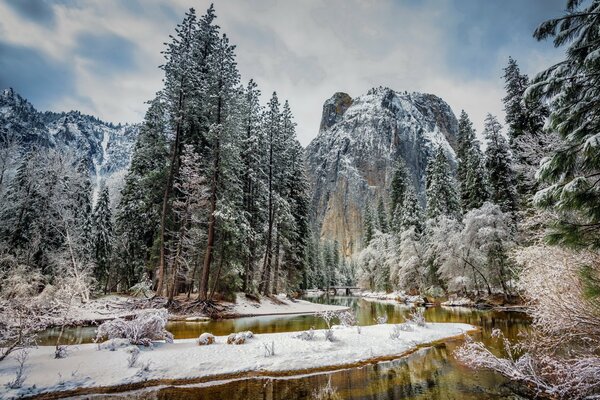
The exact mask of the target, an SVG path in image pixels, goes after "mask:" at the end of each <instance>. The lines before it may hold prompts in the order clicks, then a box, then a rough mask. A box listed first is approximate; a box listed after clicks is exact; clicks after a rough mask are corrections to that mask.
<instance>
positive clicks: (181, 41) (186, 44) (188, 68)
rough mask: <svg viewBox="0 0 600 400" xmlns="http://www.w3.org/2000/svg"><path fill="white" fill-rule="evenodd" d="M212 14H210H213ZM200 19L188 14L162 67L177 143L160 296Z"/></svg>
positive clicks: (167, 190) (163, 227)
mask: <svg viewBox="0 0 600 400" xmlns="http://www.w3.org/2000/svg"><path fill="white" fill-rule="evenodd" d="M211 10H212V6H211V9H210V10H209V14H210V13H211ZM197 29H198V24H197V18H196V12H195V11H194V9H193V8H191V9H190V10H189V12H187V13H186V15H185V18H184V19H183V22H182V23H181V24H180V25H178V26H177V27H176V29H175V32H176V35H175V36H174V37H172V41H171V43H169V44H168V45H167V50H166V51H165V52H164V55H165V59H166V62H165V64H164V65H163V66H162V68H163V69H164V71H165V88H164V90H163V91H162V92H161V93H162V95H163V98H164V101H165V104H166V106H167V110H168V114H169V118H170V120H171V126H173V128H174V131H175V132H174V140H173V142H172V143H171V150H170V152H171V156H170V162H169V172H168V174H167V180H166V183H165V186H164V195H163V203H162V211H161V219H160V242H159V245H160V256H159V257H160V258H159V266H158V272H157V288H156V291H157V293H158V294H159V295H160V294H163V291H164V289H165V284H164V283H165V274H166V271H165V262H166V260H165V258H166V246H167V243H166V242H167V236H166V232H167V224H168V218H169V209H170V205H171V201H172V196H171V194H172V193H171V192H172V189H173V183H174V181H175V178H176V176H177V170H178V168H179V157H180V153H181V143H182V141H183V135H184V129H185V127H184V124H185V123H186V122H187V119H188V118H189V115H188V111H189V105H190V96H191V95H193V93H194V92H195V91H196V90H197V87H196V83H197V80H196V77H195V76H194V74H195V73H196V72H197V71H198V68H197V66H196V61H197V58H196V57H194V56H195V54H194V53H195V39H196V37H197Z"/></svg>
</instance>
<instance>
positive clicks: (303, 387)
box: [49, 297, 530, 400]
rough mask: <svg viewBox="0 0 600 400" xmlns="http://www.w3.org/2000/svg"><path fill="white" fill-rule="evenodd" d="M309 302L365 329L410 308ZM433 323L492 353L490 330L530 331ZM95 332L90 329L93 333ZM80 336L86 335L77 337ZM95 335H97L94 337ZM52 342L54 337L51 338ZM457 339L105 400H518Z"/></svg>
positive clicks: (445, 314)
mask: <svg viewBox="0 0 600 400" xmlns="http://www.w3.org/2000/svg"><path fill="white" fill-rule="evenodd" d="M310 300H312V301H316V302H322V303H331V304H338V305H346V306H348V307H351V308H352V309H353V310H355V311H356V313H357V317H358V320H359V322H360V324H362V325H371V324H374V323H375V320H376V318H377V317H379V316H383V315H386V316H387V318H388V322H390V323H399V322H402V321H404V319H405V317H406V316H407V315H408V313H409V312H410V311H411V308H410V307H408V306H406V305H403V304H398V303H394V302H376V301H366V300H364V299H359V298H356V297H329V298H326V297H320V298H311V299H310ZM425 317H426V319H427V321H430V322H465V323H469V324H473V325H477V326H480V327H481V328H482V331H481V334H479V338H480V339H483V341H484V342H485V343H486V344H487V345H488V346H489V347H491V348H493V349H495V347H496V346H497V343H496V341H495V340H493V339H492V338H491V337H490V336H491V332H492V330H493V329H500V330H502V332H503V333H504V334H505V336H506V337H507V338H509V339H510V340H511V341H516V340H518V338H519V334H520V333H522V332H525V331H527V330H528V327H529V324H530V321H529V318H528V317H527V316H526V315H525V314H523V313H519V312H507V311H491V310H476V309H471V308H464V307H432V308H428V309H426V311H425ZM311 326H312V327H315V328H317V329H318V328H322V327H324V324H323V322H322V321H320V320H319V319H318V318H316V317H315V316H312V315H301V316H285V317H252V318H240V319H236V320H223V321H210V322H193V323H191V322H187V323H186V322H173V323H170V324H169V326H168V329H169V330H170V331H171V332H173V334H174V335H175V337H176V338H191V337H197V336H198V335H199V334H200V333H202V332H212V333H213V334H216V335H226V334H229V333H231V332H236V331H243V330H251V331H253V332H255V333H270V332H289V331H298V330H305V329H309V328H310V327H311ZM92 331H93V328H92ZM69 333H70V336H69V337H71V338H74V337H75V338H77V339H75V340H79V341H87V340H88V339H89V338H86V337H85V335H88V328H79V330H78V331H76V332H69ZM77 335H82V336H79V337H77ZM92 335H93V333H92ZM49 336H50V335H49ZM460 344H461V341H460V340H452V341H447V342H446V343H443V344H440V345H437V346H435V347H431V348H427V349H421V350H419V351H417V352H416V353H413V354H412V355H410V356H408V357H405V358H402V359H400V360H396V361H391V362H384V363H379V364H375V365H367V366H364V367H361V368H352V369H348V370H343V371H337V372H333V373H327V374H316V375H310V376H303V377H294V378H277V379H271V378H252V379H241V380H237V381H229V382H221V383H218V384H211V385H197V386H187V387H162V388H158V389H156V388H154V389H151V390H145V391H137V392H130V393H125V394H120V395H107V396H103V398H115V399H117V398H118V399H122V398H136V399H156V400H158V399H161V400H162V399H175V400H177V399H181V400H183V399H185V400H187V399H198V400H201V399H211V400H216V399H227V400H265V399H271V400H300V399H310V398H311V397H312V394H313V392H314V391H315V390H316V389H318V388H319V387H322V386H324V385H326V384H327V382H328V380H329V379H331V384H332V386H334V387H336V388H337V390H338V393H339V395H340V396H341V398H343V399H352V400H363V399H364V400H367V399H369V400H392V399H414V400H425V399H444V400H445V399H466V400H471V399H504V400H508V399H520V398H521V397H519V396H517V395H515V394H513V393H512V392H511V391H510V390H509V389H508V387H507V386H506V383H507V382H506V380H505V379H504V378H503V377H501V376H500V375H498V374H494V373H491V372H487V371H473V370H469V369H467V368H465V367H463V366H462V365H460V364H459V363H458V362H457V361H456V360H455V358H454V356H453V351H454V349H455V348H456V347H457V346H459V345H460Z"/></svg>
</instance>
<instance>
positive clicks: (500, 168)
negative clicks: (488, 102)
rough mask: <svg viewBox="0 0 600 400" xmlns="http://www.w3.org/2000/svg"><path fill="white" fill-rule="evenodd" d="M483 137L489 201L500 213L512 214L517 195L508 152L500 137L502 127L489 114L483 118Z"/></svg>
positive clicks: (503, 139) (515, 205)
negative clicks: (498, 208)
mask: <svg viewBox="0 0 600 400" xmlns="http://www.w3.org/2000/svg"><path fill="white" fill-rule="evenodd" d="M483 135H484V137H485V138H486V140H487V148H486V149H485V167H486V170H487V173H488V177H489V183H490V192H491V193H490V194H491V196H490V199H491V200H492V202H494V203H495V204H498V205H499V206H500V208H501V209H502V211H504V212H514V211H516V210H517V195H516V188H515V178H514V172H513V170H512V166H511V156H510V150H509V148H508V143H507V141H506V139H505V138H504V135H502V125H500V123H499V122H498V120H497V119H496V117H494V116H493V115H491V114H488V115H487V116H486V118H485V125H484V129H483Z"/></svg>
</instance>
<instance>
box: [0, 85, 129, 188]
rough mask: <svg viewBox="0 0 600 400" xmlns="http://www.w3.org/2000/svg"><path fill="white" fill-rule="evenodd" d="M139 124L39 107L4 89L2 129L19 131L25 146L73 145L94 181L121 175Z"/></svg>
mask: <svg viewBox="0 0 600 400" xmlns="http://www.w3.org/2000/svg"><path fill="white" fill-rule="evenodd" d="M138 128H139V125H137V124H117V125H115V124H113V123H111V122H105V121H102V120H100V119H99V118H97V117H95V116H92V115H87V114H82V113H81V112H79V111H76V110H71V111H67V112H54V111H38V110H37V109H36V108H35V107H34V106H33V105H32V104H31V103H30V102H29V101H28V100H27V99H25V98H24V97H22V96H21V95H20V94H18V93H17V92H16V91H15V90H14V89H12V88H7V89H4V90H2V91H1V92H0V130H3V131H5V132H7V133H8V132H10V134H12V135H16V137H17V139H18V140H19V141H20V143H21V144H22V145H23V147H24V148H26V149H29V148H31V147H33V146H41V147H46V148H66V149H72V150H73V151H74V152H75V153H76V154H77V156H79V157H82V158H84V159H85V160H86V161H87V163H88V167H89V169H90V175H91V177H92V184H93V185H94V187H95V192H94V197H95V196H96V194H97V193H96V192H97V189H98V187H99V186H100V185H101V184H103V183H104V182H110V181H111V180H115V179H120V177H119V174H122V173H124V172H125V171H126V170H127V168H128V166H129V163H130V161H131V153H132V151H133V146H134V144H135V139H136V137H137V133H138Z"/></svg>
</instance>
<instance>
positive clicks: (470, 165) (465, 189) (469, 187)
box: [461, 140, 490, 213]
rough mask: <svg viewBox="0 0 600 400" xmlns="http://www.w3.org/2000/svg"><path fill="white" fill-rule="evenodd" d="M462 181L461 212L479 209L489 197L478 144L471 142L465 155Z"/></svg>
mask: <svg viewBox="0 0 600 400" xmlns="http://www.w3.org/2000/svg"><path fill="white" fill-rule="evenodd" d="M465 164H466V165H465V175H464V178H463V179H464V181H461V203H462V210H463V212H465V213H466V212H468V211H470V210H472V209H474V208H479V207H481V206H482V205H483V203H485V202H486V201H487V200H488V199H489V197H490V193H489V189H488V177H487V174H486V167H485V161H484V157H483V154H482V153H481V149H480V148H479V142H478V141H476V140H475V141H473V143H472V146H471V148H470V149H469V153H468V154H467V155H466V163H465Z"/></svg>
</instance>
